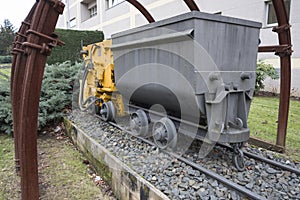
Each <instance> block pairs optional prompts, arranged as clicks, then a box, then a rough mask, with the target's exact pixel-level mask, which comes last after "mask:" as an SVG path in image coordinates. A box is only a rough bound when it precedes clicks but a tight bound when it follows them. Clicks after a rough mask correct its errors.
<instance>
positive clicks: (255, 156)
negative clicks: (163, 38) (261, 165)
mask: <svg viewBox="0 0 300 200" xmlns="http://www.w3.org/2000/svg"><path fill="white" fill-rule="evenodd" d="M243 153H244V155H245V156H248V157H250V158H254V159H257V160H260V161H263V162H265V163H268V164H270V165H273V166H275V167H278V168H281V169H284V170H287V171H290V172H293V173H295V174H297V175H298V176H299V175H300V170H299V169H296V168H294V167H291V166H288V165H285V164H282V163H280V162H277V161H274V160H271V159H267V158H264V157H261V156H259V155H256V154H253V153H250V152H246V151H243Z"/></svg>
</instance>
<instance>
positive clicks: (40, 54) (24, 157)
mask: <svg viewBox="0 0 300 200" xmlns="http://www.w3.org/2000/svg"><path fill="white" fill-rule="evenodd" d="M127 1H128V2H129V3H131V4H132V5H134V6H135V7H136V8H137V9H138V10H139V11H140V12H141V13H142V14H143V15H144V16H145V17H146V19H147V20H148V22H149V23H151V22H154V21H155V20H154V18H153V17H152V16H151V15H150V13H149V12H148V11H147V10H146V9H145V8H144V7H143V6H142V5H141V4H140V3H139V2H138V1H137V0H127ZM184 2H185V3H186V4H187V6H188V7H189V8H190V10H191V11H193V10H198V11H200V10H199V8H198V6H197V5H196V3H195V1H194V0H184ZM272 2H273V4H274V8H275V12H276V16H277V21H278V27H275V28H274V29H273V31H275V32H277V33H278V38H279V45H277V46H265V47H259V52H275V54H276V55H278V56H280V60H281V86H280V105H279V115H278V118H279V123H278V132H277V141H276V144H277V145H280V146H285V136H286V128H287V120H288V111H289V97H290V82H291V54H292V49H291V36H290V25H289V22H288V17H287V13H286V10H285V5H284V2H283V0H272ZM63 8H64V4H63V3H61V2H60V1H59V0H37V1H36V4H35V6H34V7H33V9H32V11H31V12H30V13H29V15H28V17H27V18H26V19H25V21H24V23H23V24H22V26H21V28H20V30H19V34H18V35H17V37H16V39H15V43H14V48H13V54H14V58H13V67H12V79H11V82H12V83H11V84H12V85H11V92H12V105H13V115H14V116H13V118H14V131H15V142H16V147H15V151H16V161H17V162H16V164H17V166H18V163H19V162H18V158H20V167H21V186H22V199H25V200H27V199H28V200H29V199H30V200H34V199H38V196H39V195H38V171H37V170H38V169H37V135H36V130H37V116H38V104H39V94H40V90H41V83H42V76H43V70H44V66H45V62H46V57H47V56H48V55H49V54H50V51H51V48H52V47H54V46H55V45H56V44H62V42H60V41H58V40H57V38H56V36H55V35H53V34H52V31H54V28H55V24H56V22H57V19H58V15H59V14H61V13H62V12H63ZM46 21H47V26H45V23H46ZM20 85H21V89H19V90H17V88H18V87H19V86H20ZM18 92H19V93H18ZM18 112H20V113H18Z"/></svg>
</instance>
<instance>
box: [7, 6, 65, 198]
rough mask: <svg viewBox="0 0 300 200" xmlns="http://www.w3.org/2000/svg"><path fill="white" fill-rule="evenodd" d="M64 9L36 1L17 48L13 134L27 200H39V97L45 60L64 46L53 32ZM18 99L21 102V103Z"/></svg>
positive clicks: (13, 89) (22, 185)
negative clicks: (56, 49)
mask: <svg viewBox="0 0 300 200" xmlns="http://www.w3.org/2000/svg"><path fill="white" fill-rule="evenodd" d="M63 9H64V4H63V3H61V2H60V1H59V0H37V1H36V4H35V5H34V7H33V9H32V12H33V16H32V20H30V19H29V18H31V15H32V12H30V13H29V17H28V18H27V19H28V20H29V21H31V23H29V21H27V22H26V23H23V24H22V27H21V29H20V30H21V32H19V37H18V38H16V43H15V44H14V49H13V50H14V51H13V53H14V60H13V65H14V68H13V78H12V85H11V87H12V88H11V91H12V97H13V101H12V106H13V112H14V132H16V133H17V135H16V136H17V141H16V145H17V146H16V147H17V148H16V151H17V152H16V155H17V156H19V158H20V166H21V193H22V199H24V200H36V199H38V198H39V185H38V162H37V118H38V106H39V97H40V91H41V85H42V78H43V72H44V67H45V63H46V58H47V56H49V55H50V53H51V48H52V47H55V46H56V45H57V44H62V42H60V41H59V40H58V39H57V36H56V35H55V34H54V33H53V31H54V29H55V25H56V23H57V20H58V16H59V14H61V13H62V12H63ZM25 21H26V20H25ZM18 84H20V85H18ZM16 98H19V99H18V101H17V99H16ZM16 108H18V110H16ZM16 112H18V114H16ZM15 119H16V120H15Z"/></svg>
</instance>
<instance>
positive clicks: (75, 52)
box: [47, 29, 104, 64]
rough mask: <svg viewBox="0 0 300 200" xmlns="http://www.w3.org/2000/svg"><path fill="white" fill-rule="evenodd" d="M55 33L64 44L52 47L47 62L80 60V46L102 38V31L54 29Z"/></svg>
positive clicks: (73, 61)
mask: <svg viewBox="0 0 300 200" xmlns="http://www.w3.org/2000/svg"><path fill="white" fill-rule="evenodd" d="M55 33H57V34H58V35H59V39H60V40H62V41H63V42H65V45H64V46H61V47H60V46H58V47H55V48H54V49H52V53H51V56H50V57H49V58H48V60H47V63H48V64H55V63H62V62H64V61H66V60H70V61H71V63H75V62H80V61H81V56H80V50H81V46H82V45H84V46H86V45H88V44H92V43H95V42H101V41H102V40H103V38H104V36H103V32H102V31H78V30H65V29H56V30H55Z"/></svg>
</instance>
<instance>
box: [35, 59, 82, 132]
mask: <svg viewBox="0 0 300 200" xmlns="http://www.w3.org/2000/svg"><path fill="white" fill-rule="evenodd" d="M80 66H82V64H80V63H75V64H73V65H72V64H71V62H70V61H68V62H64V63H61V64H58V63H57V64H53V65H48V66H46V70H45V74H44V79H43V85H42V90H41V98H40V107H39V127H42V126H45V125H46V124H47V123H49V122H52V121H54V120H60V119H61V118H62V117H63V116H64V114H65V111H66V110H67V108H71V105H72V93H73V85H74V82H75V79H76V75H77V73H78V70H79V68H80Z"/></svg>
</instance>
